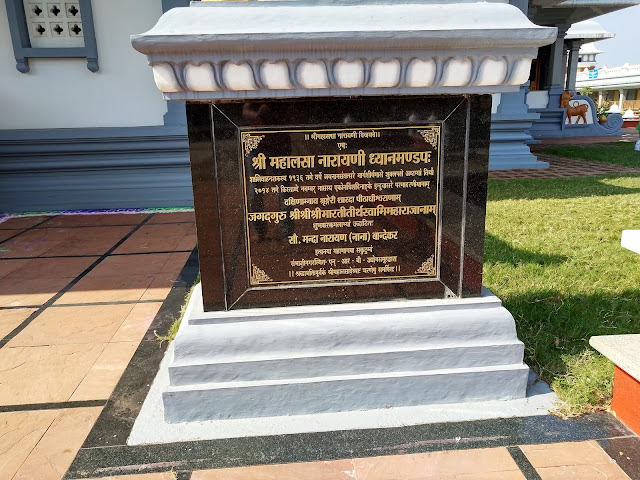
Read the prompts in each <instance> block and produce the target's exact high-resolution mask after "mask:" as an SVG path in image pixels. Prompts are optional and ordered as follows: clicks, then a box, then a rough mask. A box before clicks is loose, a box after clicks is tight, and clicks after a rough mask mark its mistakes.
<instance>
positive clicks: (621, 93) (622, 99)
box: [618, 88, 624, 111]
mask: <svg viewBox="0 0 640 480" xmlns="http://www.w3.org/2000/svg"><path fill="white" fill-rule="evenodd" d="M618 91H619V92H620V100H619V101H618V106H619V107H620V111H622V102H624V89H623V88H621V89H620V90H618Z"/></svg>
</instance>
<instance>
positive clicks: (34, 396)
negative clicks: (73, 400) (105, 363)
mask: <svg viewBox="0 0 640 480" xmlns="http://www.w3.org/2000/svg"><path fill="white" fill-rule="evenodd" d="M105 346H106V344H83V345H51V346H45V347H15V348H9V347H7V346H5V347H3V348H1V349H0V385H2V388H0V405H21V404H27V403H46V402H65V401H67V400H69V397H71V394H72V393H73V392H74V391H75V389H76V388H77V387H78V385H79V384H80V382H81V381H82V379H83V378H84V377H85V375H86V374H87V372H88V371H89V370H90V369H91V367H92V366H93V364H94V363H95V361H96V360H97V359H98V357H99V356H100V354H101V353H102V351H103V350H104V348H105Z"/></svg>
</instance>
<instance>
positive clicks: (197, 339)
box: [132, 0, 556, 422]
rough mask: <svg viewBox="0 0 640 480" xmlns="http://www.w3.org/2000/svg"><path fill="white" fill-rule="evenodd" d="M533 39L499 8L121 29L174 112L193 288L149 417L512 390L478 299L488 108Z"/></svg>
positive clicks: (313, 5)
mask: <svg viewBox="0 0 640 480" xmlns="http://www.w3.org/2000/svg"><path fill="white" fill-rule="evenodd" d="M555 34H556V31H555V29H554V28H546V27H539V26H536V25H533V24H532V23H530V22H529V20H528V19H527V18H526V16H525V15H524V14H523V13H522V12H521V11H520V10H519V9H517V8H516V7H513V6H511V5H508V4H505V3H494V2H475V1H460V2H458V3H450V2H442V3H439V2H426V1H423V2H402V3H399V2H393V1H391V0H362V1H351V2H348V3H346V2H341V3H337V2H336V3H334V2H330V1H329V2H323V1H320V2H309V1H289V2H288V1H284V2H283V1H261V2H238V3H234V2H224V3H202V2H193V3H192V6H191V7H190V8H176V9H173V10H170V11H169V12H167V13H165V14H164V15H163V16H162V18H161V19H160V20H159V22H158V24H157V25H156V26H155V27H154V28H153V29H152V30H150V31H149V32H147V33H145V34H142V35H138V36H134V37H133V39H132V43H133V46H134V47H135V48H136V49H137V50H139V51H140V52H142V53H144V54H146V55H147V56H148V59H149V63H150V65H151V66H152V68H153V73H154V77H155V81H156V84H157V86H158V88H159V89H160V90H161V91H162V92H163V94H164V96H165V98H167V99H169V100H186V102H187V104H186V108H187V121H188V128H189V142H190V156H191V169H192V177H193V191H194V202H195V211H196V223H197V232H198V248H199V258H200V270H201V279H202V282H201V286H199V287H198V288H196V290H195V291H194V293H193V295H192V297H191V299H190V301H189V304H188V307H187V310H186V313H185V316H184V319H183V321H182V324H181V327H180V330H179V332H178V335H177V337H176V340H175V352H174V358H173V359H172V361H171V364H170V366H169V373H170V378H171V384H170V386H169V387H168V388H167V389H166V391H165V392H164V394H163V398H164V407H165V417H166V420H167V421H168V422H182V421H199V420H211V419H227V418H247V417H262V416H274V415H295V414H311V413H320V412H335V411H350V410H366V409H375V408H382V407H395V406H409V405H424V404H433V403H451V402H460V401H476V400H489V399H509V398H517V397H522V396H524V395H525V389H526V384H527V375H528V367H527V366H526V365H525V364H524V363H523V362H522V359H523V345H522V343H521V342H520V341H519V340H518V339H517V336H516V331H515V324H514V321H513V317H512V316H511V315H510V314H509V312H508V311H507V310H506V309H505V308H504V307H502V305H501V302H500V300H499V299H498V298H496V297H495V296H493V295H492V294H491V293H490V292H488V291H486V290H484V289H483V287H482V262H483V248H484V217H485V202H486V188H487V163H488V149H489V128H490V121H491V114H490V112H491V96H490V95H489V94H490V93H496V92H518V91H519V90H520V85H521V84H522V83H524V82H526V81H527V80H528V76H529V70H530V64H531V60H532V59H533V58H535V57H536V54H537V48H538V47H540V46H542V45H546V44H549V43H551V42H553V41H554V39H555Z"/></svg>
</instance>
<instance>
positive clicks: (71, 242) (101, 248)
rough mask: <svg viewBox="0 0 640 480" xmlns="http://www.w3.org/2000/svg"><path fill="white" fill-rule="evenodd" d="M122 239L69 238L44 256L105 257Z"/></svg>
mask: <svg viewBox="0 0 640 480" xmlns="http://www.w3.org/2000/svg"><path fill="white" fill-rule="evenodd" d="M119 240H120V238H109V237H106V238H89V239H83V238H69V239H67V240H62V241H61V242H59V243H58V244H57V245H55V246H53V247H52V248H50V249H49V250H47V251H46V252H45V253H44V254H43V255H42V256H44V257H52V256H55V255H67V256H70V255H103V254H105V253H107V251H109V250H110V249H111V248H113V246H114V245H115V244H116V243H118V241H119Z"/></svg>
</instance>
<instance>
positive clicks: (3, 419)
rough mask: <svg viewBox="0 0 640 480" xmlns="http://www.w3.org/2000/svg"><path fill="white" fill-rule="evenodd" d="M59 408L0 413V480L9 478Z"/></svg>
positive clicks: (40, 436)
mask: <svg viewBox="0 0 640 480" xmlns="http://www.w3.org/2000/svg"><path fill="white" fill-rule="evenodd" d="M58 413H59V410H37V411H30V412H4V413H0V480H11V479H12V478H13V476H14V474H15V473H16V471H17V470H18V468H20V465H22V463H23V462H24V461H25V459H26V458H27V457H28V456H29V454H30V453H31V451H32V450H33V449H34V447H35V446H36V444H37V443H38V441H39V440H40V439H41V438H42V436H43V435H44V433H45V432H46V431H47V428H49V425H51V423H52V422H53V420H54V419H55V418H56V416H57V415H58Z"/></svg>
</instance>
